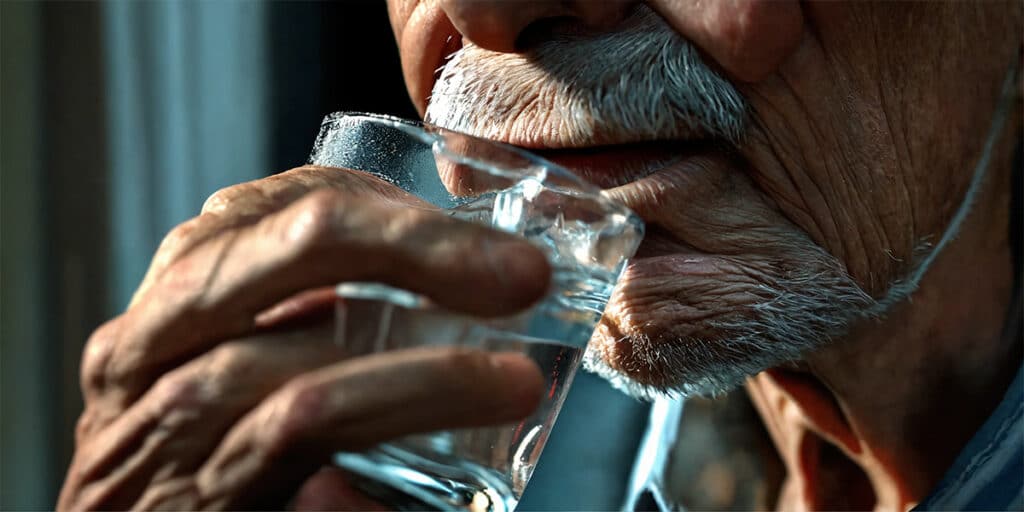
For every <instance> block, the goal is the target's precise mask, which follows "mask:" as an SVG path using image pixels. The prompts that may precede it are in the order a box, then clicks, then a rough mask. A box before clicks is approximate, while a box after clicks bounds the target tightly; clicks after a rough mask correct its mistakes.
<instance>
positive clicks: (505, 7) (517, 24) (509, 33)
mask: <svg viewBox="0 0 1024 512" xmlns="http://www.w3.org/2000/svg"><path fill="white" fill-rule="evenodd" d="M637 1H638V0H518V1H515V0H441V6H442V8H443V9H444V11H445V14H447V15H448V18H449V19H450V20H451V22H452V24H453V25H455V28H456V29H458V31H459V32H460V33H461V34H462V36H463V37H464V38H466V39H468V40H469V41H470V42H472V43H473V44H475V45H477V46H480V47H482V48H485V49H487V50H491V51H496V52H515V51H517V50H520V49H521V48H518V45H517V43H518V42H519V40H520V36H521V35H522V34H523V32H524V31H525V30H526V29H527V28H528V27H530V26H531V25H533V24H534V23H535V22H538V21H543V20H551V19H559V18H563V19H572V20H573V21H577V22H579V23H582V24H583V25H585V26H587V27H588V28H592V29H597V30H602V29H607V28H610V27H613V26H615V24H617V23H618V22H619V21H620V20H622V19H623V18H624V17H625V16H626V14H627V13H628V12H629V8H630V7H631V6H632V5H633V4H635V3H637Z"/></svg>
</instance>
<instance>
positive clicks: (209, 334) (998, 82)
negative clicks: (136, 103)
mask: <svg viewBox="0 0 1024 512" xmlns="http://www.w3.org/2000/svg"><path fill="white" fill-rule="evenodd" d="M389 12H390V16H391V22H392V27H393V28H394V31H395V35H396V37H397V39H398V42H399V46H400V48H401V54H402V66H403V70H404V73H405V78H406V83H407V85H408V89H409V93H410V95H411V96H412V99H413V101H414V102H415V104H416V106H417V107H418V108H419V109H420V111H421V112H422V113H424V114H425V115H426V117H427V118H429V119H431V120H432V121H434V122H435V123H437V124H440V125H442V126H446V127H449V128H452V129H456V130H460V131H465V132H468V133H471V134H475V135H479V136H483V137H488V138H493V139H497V140H500V141H504V142H508V143H512V144H516V145H520V146H524V147H527V148H531V149H533V150H536V151H538V152H539V153H540V154H542V155H544V156H546V157H549V158H551V159H552V160H554V161H557V162H559V163H562V164H564V165H565V166H566V167H568V168H570V169H572V170H573V171H575V172H578V173H581V174H582V175H583V176H585V177H587V178H588V179H591V180H592V181H594V182H596V183H597V184H599V185H601V186H602V187H605V188H607V189H609V193H610V194H611V195H612V196H614V197H616V198H617V199H619V200H620V201H622V202H624V203H625V204H627V205H628V206H629V207H631V208H633V209H634V210H635V211H636V212H638V213H639V214H640V215H641V216H642V217H643V218H644V219H645V220H646V222H647V224H648V228H649V229H648V236H647V238H646V239H645V241H644V244H643V246H642V248H641V249H640V252H639V254H638V256H637V257H636V258H635V260H634V261H632V262H631V264H630V266H629V268H628V269H627V271H626V272H625V274H624V276H623V279H622V281H621V282H620V285H619V287H618V288H617V290H616V292H615V295H614V297H613V299H612V302H611V303H610V304H609V307H608V310H607V312H606V315H605V318H604V320H603V321H602V324H601V325H600V327H599V329H598V330H597V332H596V333H595V335H594V337H593V339H592V341H591V344H590V347H589V350H588V354H587V361H586V364H587V366H588V367H589V369H590V370H592V371H595V372H597V373H598V374H600V375H602V376H604V377H606V378H608V379H610V380H611V381H613V383H615V384H616V385H617V386H618V387H620V388H621V389H623V390H625V391H627V392H630V393H632V394H634V395H637V396H640V397H653V396H658V395H660V394H664V393H670V394H671V393H679V394H684V395H688V394H694V393H698V394H715V393H718V392H721V391H724V390H728V389H730V388H733V387H736V386H738V385H741V384H744V382H746V385H747V392H748V393H749V394H750V396H751V398H752V399H753V402H754V403H755V405H756V407H757V409H758V412H759V413H760V415H761V417H762V419H763V421H764V423H765V425H766V426H767V429H768V431H769V432H770V434H771V437H772V439H773V441H774V444H775V446H776V448H777V450H778V454H779V456H780V458H781V459H782V461H783V463H784V466H785V469H786V478H785V481H784V483H783V485H782V488H781V490H780V494H779V496H780V497H779V503H778V507H779V508H782V509H786V510H792V509H838V508H853V509H869V508H876V509H884V510H906V509H909V508H912V507H914V506H921V507H922V508H943V509H950V508H953V509H962V508H989V509H992V508H1007V509H1014V508H1020V507H1021V506H1022V501H1021V493H1022V491H1024V484H1022V482H1021V478H1022V477H1021V474H1022V467H1024V461H1022V452H1021V444H1022V439H1021V437H1022V436H1024V434H1022V431H1021V428H1022V427H1021V425H1022V423H1021V414H1022V412H1021V411H1022V407H1024V406H1022V400H1021V393H1022V390H1021V389H1020V388H1021V386H1024V383H1022V382H1021V378H1020V377H1017V375H1018V372H1019V369H1020V366H1021V357H1022V354H1021V343H1020V323H1021V319H1020V303H1019V302H1018V300H1019V297H1020V293H1019V270H1020V268H1019V267H1020V263H1019V259H1018V258H1019V249H1020V248H1019V236H1020V233H1021V231H1020V229H1021V228H1020V225H1019V220H1020V219H1019V214H1014V213H1011V212H1012V207H1011V202H1012V201H1015V200H1016V199H1013V198H1012V197H1011V196H1013V195H1014V193H1015V192H1020V190H1019V189H1020V185H1019V181H1017V182H1016V185H1014V186H1013V187H1010V186H1008V185H1009V184H1010V183H1011V179H1012V178H1013V174H1014V173H1017V174H1018V175H1019V171H1020V169H1019V164H1017V165H1015V164H1014V153H1015V150H1017V148H1019V142H1020V134H1021V131H1020V130H1021V110H1020V104H1019V94H1020V90H1021V82H1020V78H1019V76H1018V75H1017V70H1018V68H1019V67H1020V63H1021V32H1020V27H1021V23H1022V21H1024V20H1022V11H1021V6H1020V4H1018V3H1014V4H1000V3H993V2H984V3H967V2H957V3H951V4H934V3H927V4H905V3H890V2H880V3H866V2H850V3H845V2H827V3H802V2H801V3H798V2H795V1H790V0H779V1H772V2H767V1H763V0H722V1H715V2H700V1H696V0H693V1H691V0H649V1H647V2H644V3H637V2H630V1H622V0H615V1H612V0H607V1H600V2H599V1H550V2H548V1H539V0H538V1H529V2H526V1H502V0H472V1H471V0H439V1H422V2H420V1H417V0H392V1H390V2H389ZM376 193H377V192H376V191H375V189H374V186H372V185H368V184H367V183H365V182H364V181H363V179H362V178H358V177H357V176H356V175H353V174H351V173H348V172H345V171H341V170H337V169H323V168H309V167H305V168H299V169H294V170H291V171H288V172H285V173H282V174H279V175H277V176H273V177H270V178H267V179H265V180H260V181H257V182H252V183H246V184H241V185H238V186H235V187H231V188H229V189H226V190H223V191H220V192H218V193H217V194H215V195H214V196H213V197H211V198H210V200H209V201H207V203H206V205H205V207H204V208H203V212H202V214H201V215H200V216H198V217H196V218H194V219H192V220H190V221H188V222H186V223H184V224H183V225H181V226H179V227H178V228H176V229H175V230H174V231H172V232H171V233H170V234H169V235H168V237H167V239H166V240H165V241H164V243H163V244H162V245H161V247H160V249H159V251H158V252H157V254H156V256H155V257H154V259H153V263H152V266H151V268H150V271H149V273H148V275H147V276H146V278H145V280H144V282H143V283H142V285H141V286H140V289H139V291H138V293H137V294H136V296H135V299H134V300H133V302H132V304H131V306H130V307H129V308H128V310H127V311H126V312H125V313H124V314H123V315H121V316H119V317H117V318H115V319H113V320H112V321H110V322H108V323H107V324H106V325H104V326H103V327H101V328H100V329H99V330H98V331H97V332H96V333H95V334H94V336H93V337H92V338H91V339H90V341H89V343H88V346H87V348H86V352H85V355H84V360H83V372H82V387H83V391H84V393H85V398H86V402H87V408H86V411H85V413H84V414H83V416H82V418H81V421H80V423H79V425H78V431H77V443H78V444H77V452H76V454H75V458H74V462H73V464H72V466H71V468H70V470H69V473H68V477H67V481H66V483H65V486H64V490H63V493H62V496H61V502H60V506H61V508H64V509H78V508H104V509H112V508H127V507H131V508H151V507H165V508H182V509H195V508H206V507H208V508H252V507H280V506H283V505H284V504H285V503H289V502H292V503H299V504H301V503H304V502H305V501H303V500H304V498H303V496H307V495H311V494H312V495H315V494H317V493H323V492H325V490H326V492H327V494H326V495H322V496H321V498H323V499H326V498H338V497H344V499H345V500H348V501H347V502H343V503H342V502H338V503H334V505H333V506H336V507H357V508H365V507H368V506H370V505H371V504H369V503H368V502H364V501H360V500H361V498H358V497H357V495H356V494H355V493H347V492H339V490H343V489H345V482H344V478H343V476H341V475H339V474H338V473H337V472H332V471H330V470H320V471H318V469H320V468H321V467H322V466H323V465H324V464H325V455H326V454H329V453H331V451H332V450H338V449H351V448H356V447H361V446H367V445H371V444H374V443H377V442H380V441H384V440H388V439H391V438H394V437H397V436H400V435H403V434H407V433H411V432H417V431H429V430H435V429H438V428H447V427H462V426H470V425H481V424H490V423H498V422H503V421H509V420H512V419H516V418H519V417H522V416H524V415H526V414H527V413H528V412H529V411H530V410H531V408H532V407H533V406H534V404H535V403H536V400H537V396H538V394H539V376H538V373H537V369H536V367H534V366H533V365H532V363H531V362H530V361H528V360H526V359H523V358H521V357H519V356H515V355H508V354H485V353H480V352H474V351H457V350H452V351H399V352H393V353H387V354H380V355H374V356H371V357H366V358H359V359H345V357H344V355H343V354H340V353H338V352H337V350H336V349H335V348H332V346H331V345H330V344H329V343H325V340H326V339H328V338H329V328H327V327H325V322H323V321H322V316H318V315H317V312H318V311H319V310H321V309H322V308H321V307H320V306H322V305H323V304H325V303H329V302H330V292H329V291H327V292H324V291H323V290H324V289H325V288H324V287H327V286H330V285H331V284H332V283H335V282H338V281H344V280H365V279H374V280H380V281H384V282H387V283H390V284H394V285H397V286H401V287H405V288H410V289H414V290H416V291H419V292H422V293H425V294H427V295H429V296H430V297H432V298H433V299H435V300H436V301H437V302H439V303H441V304H443V305H445V306H447V307H450V308H453V309H456V310H460V311H464V312H468V313H472V314H478V315H498V314H506V313H510V312H513V311H515V310H517V309H520V308H523V307H525V306H527V305H528V304H530V303H531V302H532V301H533V300H535V299H536V298H538V296H539V295H540V294H541V293H542V292H543V290H544V289H545V286H546V282H547V279H548V272H549V270H548V267H547V265H546V263H545V261H544V260H543V258H542V256H541V255H540V253H539V252H538V251H537V250H536V249H534V248H533V247H531V246H530V245H529V244H527V243H525V242H523V241H520V240H517V239H514V238H512V237H510V236H507V235H504V234H500V233H497V232H493V231H490V230H487V229H484V228H481V227H478V226H474V225H468V224H465V223H462V222H457V221H453V220H451V219H448V218H446V217H444V216H441V215H437V214H434V213H429V212H423V211H421V210H412V209H404V208H401V207H399V206H395V205H393V204H391V203H384V202H380V201H375V200H374V197H375V196H376ZM1018 211H1019V210H1018ZM416 233H430V234H431V236H409V235H411V234H416ZM456 261H457V262H459V264H458V265H453V264H452V263H453V262H456ZM499 284H500V286H499ZM328 290H329V289H328ZM748 377H749V379H748ZM1015 378H1016V380H1015ZM470 384H471V385H470ZM453 397H454V398H455V399H453ZM595 449H599V448H598V447H595ZM297 494H300V498H299V499H298V501H293V500H295V499H296V498H295V497H296V495H297ZM322 501H323V500H322V499H321V504H322ZM661 501H662V502H664V501H665V500H661Z"/></svg>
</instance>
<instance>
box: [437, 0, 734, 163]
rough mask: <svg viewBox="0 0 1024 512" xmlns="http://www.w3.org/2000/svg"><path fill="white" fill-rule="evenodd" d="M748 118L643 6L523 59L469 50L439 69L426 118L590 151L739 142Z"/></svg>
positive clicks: (720, 81) (559, 37)
mask: <svg viewBox="0 0 1024 512" xmlns="http://www.w3.org/2000/svg"><path fill="white" fill-rule="evenodd" d="M746 114H747V105H746V102H745V101H744V99H743V97H742V95H740V93H739V92H738V91H737V90H736V88H735V87H734V86H733V85H732V84H731V83H729V82H728V81H727V80H725V79H724V78H722V77H721V76H719V75H718V74H717V73H716V72H715V71H713V70H712V69H711V68H710V67H709V66H708V65H707V64H705V63H704V62H703V60H702V59H701V57H700V55H699V53H698V52H697V49H696V48H695V47H694V46H693V45H692V44H690V43H689V42H688V41H686V40H685V39H684V38H682V37H681V36H680V35H679V34H677V33H676V32H675V31H674V30H672V28H671V27H669V26H668V25H667V24H666V23H665V21H664V20H662V19H661V18H660V17H659V16H658V15H657V14H655V13H654V12H653V11H651V10H650V9H649V8H647V7H644V6H642V5H641V6H638V7H637V8H636V9H634V11H633V12H632V13H631V14H630V15H629V16H628V17H627V18H626V19H625V20H624V21H623V23H622V24H621V25H620V26H619V27H617V28H616V30H615V31H614V32H606V33H600V34H585V33H580V32H579V31H575V32H572V31H561V32H558V31H553V32H552V33H550V34H549V37H547V38H545V39H543V40H542V41H541V42H539V43H538V44H536V45H535V46H533V47H532V48H531V49H530V50H529V51H528V52H526V53H522V54H506V53H495V52H491V51H487V50H484V49H481V48H479V47H477V46H474V45H472V44H468V43H467V45H466V46H464V47H463V48H462V49H460V50H459V51H457V52H455V53H454V54H452V55H451V56H450V58H449V60H448V62H447V63H446V64H445V65H444V66H443V67H442V69H441V74H440V77H439V78H438V80H437V82H436V83H435V85H434V89H433V91H432V94H431V97H430V99H429V103H428V107H427V115H426V119H427V121H429V122H431V123H433V124H436V125H438V126H442V127H444V128H448V129H451V130H455V131H460V132H464V133H469V134H471V135H476V136H478V137H485V138H492V139H499V140H505V141H506V142H511V143H513V144H521V145H527V146H530V147H585V146H594V145H605V144H622V143H630V142H639V141H651V140H676V139H697V138H709V137H715V138H724V139H726V140H729V141H731V142H733V143H736V142H738V141H739V139H740V138H741V136H742V134H743V131H744V126H745V124H746ZM553 133H554V134H555V135H552V134H553Z"/></svg>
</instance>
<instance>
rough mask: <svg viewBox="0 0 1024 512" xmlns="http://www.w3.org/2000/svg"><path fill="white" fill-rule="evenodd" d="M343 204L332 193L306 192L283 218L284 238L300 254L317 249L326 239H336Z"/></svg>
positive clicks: (334, 193) (339, 198) (327, 191)
mask: <svg viewBox="0 0 1024 512" xmlns="http://www.w3.org/2000/svg"><path fill="white" fill-rule="evenodd" d="M345 205H346V201H343V200H342V199H341V197H340V195H339V194H338V193H336V192H333V191H329V190H318V191H315V192H312V193H310V194H309V195H308V196H307V197H306V198H305V199H303V201H302V202H301V203H299V205H298V206H297V208H296V211H294V212H293V214H292V215H290V216H288V217H287V219H286V222H285V225H284V238H285V239H286V240H288V241H291V242H293V243H295V244H296V247H297V248H298V249H299V250H300V251H303V252H305V251H309V250H313V249H315V248H317V247H320V246H321V245H323V244H324V243H325V242H326V241H327V240H330V239H332V238H336V233H337V230H338V228H339V219H341V218H342V217H343V216H344V214H345V209H346V206H345Z"/></svg>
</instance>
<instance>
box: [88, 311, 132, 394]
mask: <svg viewBox="0 0 1024 512" xmlns="http://www.w3.org/2000/svg"><path fill="white" fill-rule="evenodd" d="M122 318H123V317H117V318H115V319H113V320H110V321H108V322H107V323H105V324H103V325H101V326H100V327H99V328H98V329H96V330H95V331H94V332H93V333H92V335H91V336H89V339H88V340H87V341H86V342H85V350H84V351H83V352H82V369H81V382H80V385H81V387H82V392H83V393H84V395H85V399H86V401H90V400H91V399H93V398H95V397H96V395H98V394H99V393H102V392H103V391H104V390H105V389H106V388H107V386H108V385H109V384H110V382H111V380H113V379H112V377H113V375H111V372H110V367H111V362H110V361H111V358H112V355H113V352H114V346H115V345H116V344H117V340H118V338H119V336H120V331H121V324H122Z"/></svg>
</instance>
